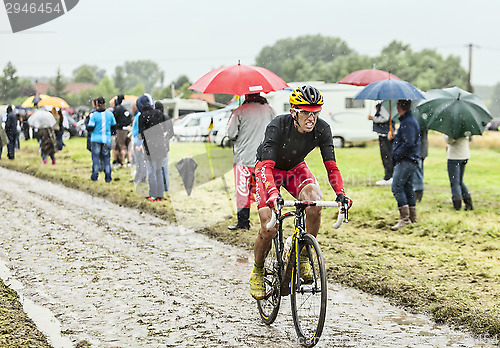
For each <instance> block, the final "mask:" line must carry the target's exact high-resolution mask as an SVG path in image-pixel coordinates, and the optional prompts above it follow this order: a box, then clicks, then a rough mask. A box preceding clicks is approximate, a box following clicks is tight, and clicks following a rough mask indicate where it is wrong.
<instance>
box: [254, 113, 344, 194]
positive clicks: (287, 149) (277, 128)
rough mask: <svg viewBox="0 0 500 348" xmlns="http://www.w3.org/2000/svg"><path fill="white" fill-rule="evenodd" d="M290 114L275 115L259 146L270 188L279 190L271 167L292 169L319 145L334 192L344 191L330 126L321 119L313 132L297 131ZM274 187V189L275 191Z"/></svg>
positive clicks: (260, 159)
mask: <svg viewBox="0 0 500 348" xmlns="http://www.w3.org/2000/svg"><path fill="white" fill-rule="evenodd" d="M294 122H295V121H294V119H293V117H292V115H291V114H285V115H280V116H278V117H276V118H274V119H273V120H272V121H271V122H270V123H269V124H268V126H267V128H266V133H265V137H264V141H263V142H262V144H260V146H259V148H258V149H257V160H258V161H260V162H264V163H265V169H266V170H265V174H266V177H267V180H266V181H268V183H269V184H268V185H266V188H267V191H268V192H269V193H271V192H270V191H275V190H276V185H275V184H274V178H273V174H272V169H273V168H276V169H279V170H285V171H288V170H291V169H292V168H294V167H296V166H297V165H298V164H299V163H301V162H303V161H304V159H305V158H306V156H307V155H308V154H309V153H310V152H311V151H312V150H313V149H315V148H316V147H319V149H320V151H321V156H322V158H323V162H324V164H325V167H326V170H327V173H328V179H329V182H330V185H331V186H332V188H333V189H334V191H335V193H337V194H339V193H344V187H343V181H342V176H341V175H340V171H339V169H338V167H337V164H336V162H335V149H334V146H333V137H332V132H331V129H330V125H329V124H328V123H327V122H326V121H325V120H323V119H321V118H318V119H317V121H316V125H315V126H314V129H313V130H312V131H311V132H308V133H301V132H299V131H298V130H297V128H296V127H295V124H294ZM273 187H274V190H273Z"/></svg>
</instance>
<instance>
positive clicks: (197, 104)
mask: <svg viewBox="0 0 500 348" xmlns="http://www.w3.org/2000/svg"><path fill="white" fill-rule="evenodd" d="M160 101H161V102H162V104H163V107H164V109H165V112H166V113H168V115H169V116H170V117H172V121H173V122H174V124H175V123H176V122H177V121H178V120H180V119H182V118H183V117H184V116H186V115H188V114H192V113H194V112H207V111H208V103H207V102H206V101H204V100H198V99H180V98H176V99H163V100H160Z"/></svg>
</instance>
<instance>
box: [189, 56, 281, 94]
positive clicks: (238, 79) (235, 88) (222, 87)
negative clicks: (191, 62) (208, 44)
mask: <svg viewBox="0 0 500 348" xmlns="http://www.w3.org/2000/svg"><path fill="white" fill-rule="evenodd" d="M286 87H288V85H287V84H286V82H285V81H283V80H282V79H281V78H280V77H279V76H278V75H276V74H275V73H273V72H271V71H269V70H267V69H265V68H261V67H258V66H252V65H242V64H239V63H238V64H237V65H229V66H225V67H222V68H218V69H215V70H212V71H210V72H209V73H207V74H205V75H203V76H202V77H201V78H200V79H199V80H198V81H196V82H195V83H193V84H192V85H191V86H190V87H189V89H194V90H197V91H200V92H202V93H220V94H236V95H245V94H252V93H269V92H272V91H277V90H280V89H283V88H286Z"/></svg>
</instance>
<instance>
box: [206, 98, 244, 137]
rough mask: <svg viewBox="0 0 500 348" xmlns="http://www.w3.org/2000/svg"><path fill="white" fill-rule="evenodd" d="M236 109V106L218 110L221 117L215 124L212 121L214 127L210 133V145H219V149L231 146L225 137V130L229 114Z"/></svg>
mask: <svg viewBox="0 0 500 348" xmlns="http://www.w3.org/2000/svg"><path fill="white" fill-rule="evenodd" d="M237 107H238V105H235V106H229V107H226V108H224V109H221V110H220V111H221V115H220V116H221V117H220V118H218V121H217V122H215V121H214V127H213V128H212V132H211V134H210V142H211V143H212V144H215V145H219V146H221V147H229V146H231V141H230V140H229V138H228V137H227V135H226V129H227V123H228V122H229V118H230V117H231V113H232V112H233V110H234V109H236V108H237Z"/></svg>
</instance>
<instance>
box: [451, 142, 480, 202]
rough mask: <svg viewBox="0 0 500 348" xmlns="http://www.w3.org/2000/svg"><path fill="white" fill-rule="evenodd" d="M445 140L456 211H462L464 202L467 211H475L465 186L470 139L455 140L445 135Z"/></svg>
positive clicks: (452, 198)
mask: <svg viewBox="0 0 500 348" xmlns="http://www.w3.org/2000/svg"><path fill="white" fill-rule="evenodd" d="M443 137H444V140H445V141H446V143H447V144H448V146H447V149H446V157H447V159H448V177H449V179H450V186H451V200H452V202H453V207H454V208H455V210H460V209H461V207H462V200H463V201H464V203H465V207H464V209H465V210H473V209H474V208H473V206H472V198H471V195H470V193H469V190H468V189H467V186H465V184H464V181H463V179H464V173H465V165H466V164H467V161H468V160H469V158H470V150H469V142H470V138H469V137H462V138H458V139H453V138H451V137H449V136H447V135H444V136H443Z"/></svg>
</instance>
